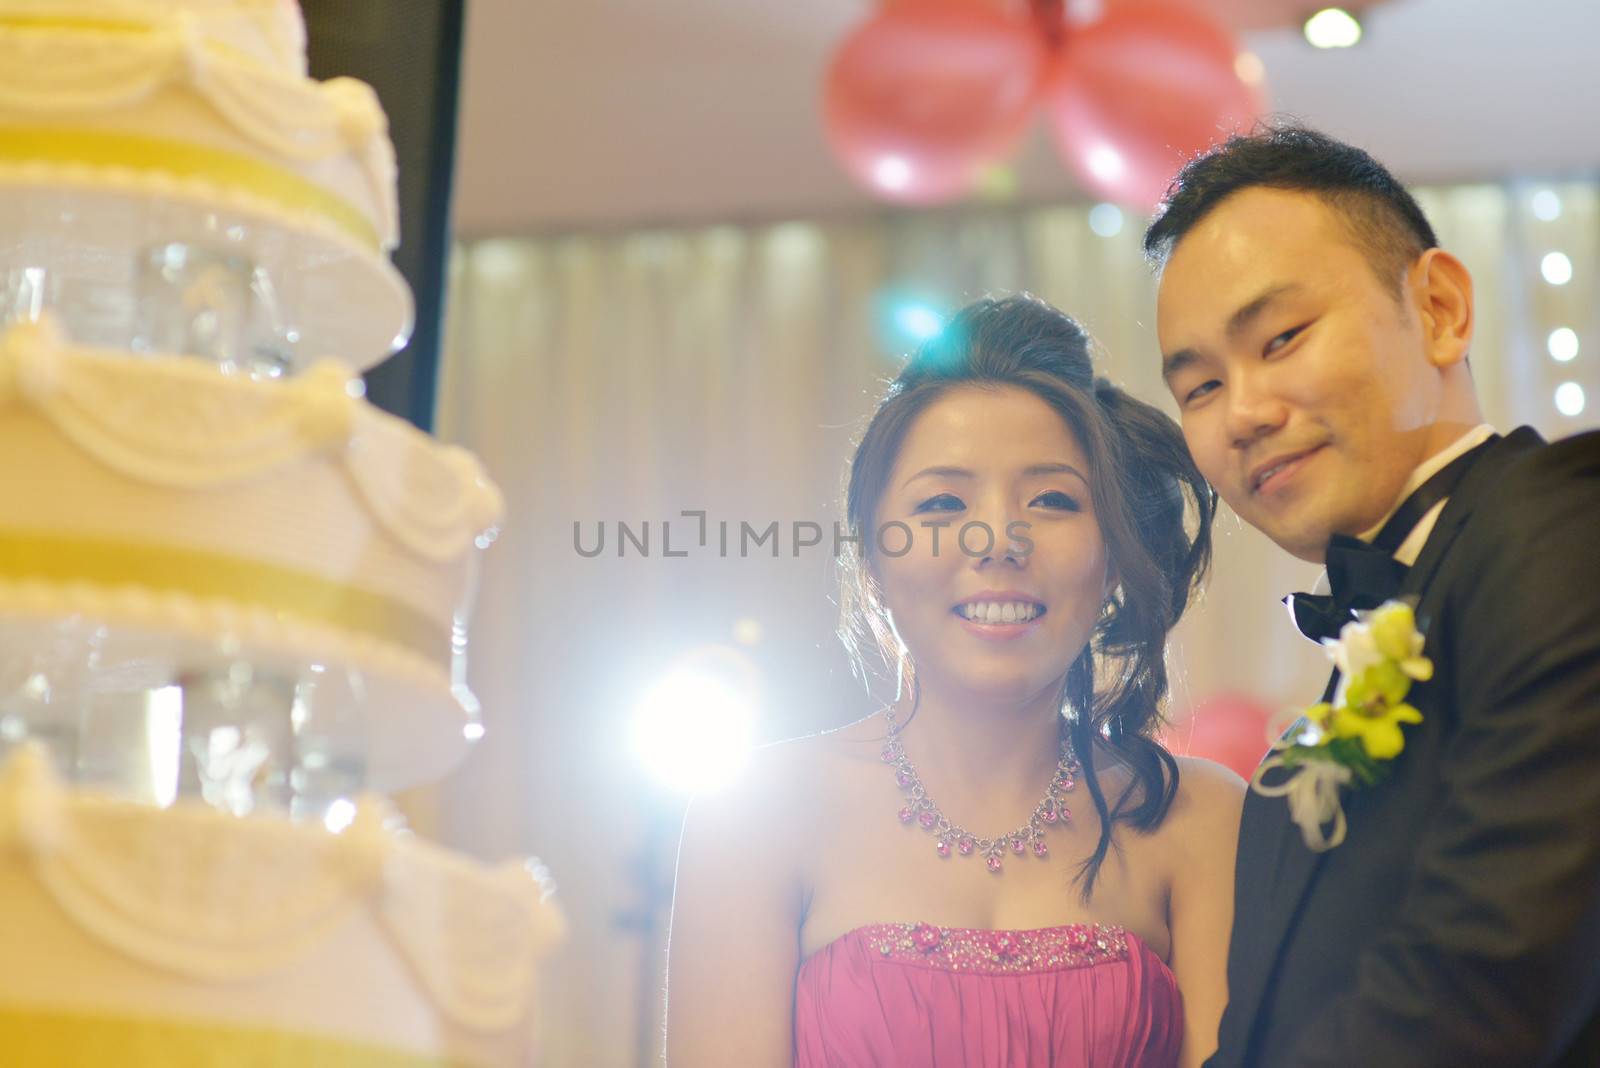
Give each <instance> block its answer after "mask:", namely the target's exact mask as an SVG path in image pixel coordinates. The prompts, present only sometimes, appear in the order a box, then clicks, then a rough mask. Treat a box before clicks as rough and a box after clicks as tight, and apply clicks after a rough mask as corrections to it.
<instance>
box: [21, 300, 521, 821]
mask: <svg viewBox="0 0 1600 1068" xmlns="http://www.w3.org/2000/svg"><path fill="white" fill-rule="evenodd" d="M359 387H360V383H359V381H358V380H354V379H351V378H350V377H349V376H348V372H347V371H345V370H344V369H343V368H341V367H339V366H337V365H334V364H327V363H325V364H321V365H318V366H316V367H314V368H312V369H311V371H309V372H308V373H307V374H305V375H303V376H300V377H297V378H293V379H289V380H284V381H265V382H261V381H253V380H250V379H247V378H242V377H233V376H228V375H222V374H219V373H218V372H217V371H216V369H215V368H214V367H212V366H210V365H208V364H206V363H204V362H203V361H200V360H195V359H189V358H183V357H165V358H148V359H135V358H131V357H129V356H128V355H127V354H125V353H121V352H107V351H100V350H92V349H85V348H81V347H72V346H69V345H67V344H65V343H64V342H63V341H62V340H61V338H60V336H59V334H58V333H57V332H56V331H55V330H54V329H53V328H52V327H51V326H50V324H49V323H48V322H46V323H43V324H39V325H29V326H22V327H17V328H14V329H13V330H12V331H10V332H9V333H8V334H7V335H5V336H4V338H0V614H3V615H6V616H9V617H12V618H19V617H20V618H22V619H37V620H40V621H41V622H42V621H47V620H50V619H57V618H62V617H66V616H74V615H78V616H85V617H88V618H91V619H96V620H100V621H102V622H104V623H106V624H109V625H110V626H111V628H112V633H111V635H110V639H109V642H108V645H107V648H106V650H105V653H104V656H103V658H102V660H101V661H100V669H101V670H110V669H111V668H113V667H116V668H121V669H123V671H122V673H123V674H125V675H126V674H129V673H131V674H135V675H137V674H139V673H140V671H141V670H142V671H143V673H144V675H145V676H146V677H147V678H148V681H149V684H150V685H153V686H160V685H165V684H166V683H167V681H170V680H171V679H172V678H173V677H175V676H176V675H177V674H181V673H185V672H189V671H197V670H205V669H208V668H211V667H214V666H217V665H219V664H220V665H224V666H225V665H226V663H227V662H229V661H230V660H236V659H240V658H244V659H249V660H252V661H256V662H258V663H281V664H284V665H286V666H289V667H294V666H304V665H308V664H321V665H328V666H332V667H343V668H353V669H356V670H358V671H359V672H360V674H361V675H362V677H363V678H364V680H365V686H366V691H367V698H368V699H367V708H368V710H369V711H368V714H369V717H370V718H371V729H370V731H369V734H370V739H371V741H370V745H371V749H370V752H369V761H370V764H369V774H370V776H371V779H370V781H371V784H372V785H373V786H374V788H377V789H383V790H389V789H395V788H398V787H400V786H405V785H410V784H414V783H417V782H422V781H427V780H428V779H431V778H436V777H438V776H440V775H442V774H444V773H445V772H446V771H447V770H449V768H450V767H451V766H453V765H454V763H455V762H456V761H457V760H458V759H459V758H460V757H461V756H462V755H463V754H464V752H465V749H466V744H467V742H466V738H465V737H464V736H463V735H464V730H465V728H467V727H468V726H470V725H471V716H472V713H473V709H474V706H473V702H472V699H471V695H470V693H468V692H466V690H465V687H464V686H462V685H461V680H462V678H463V664H462V662H461V660H460V658H461V657H462V655H463V652H464V631H463V629H462V624H463V623H464V621H465V619H466V615H467V612H468V609H469V605H470V597H471V593H472V589H473V585H474V581H475V569H476V565H477V556H478V550H479V549H480V548H481V547H482V546H484V545H486V544H487V543H488V540H489V538H490V537H492V534H493V524H494V523H495V522H496V521H497V520H498V518H499V515H500V510H501V501H500V496H499V492H498V491H497V490H496V489H495V487H494V486H493V485H492V484H491V483H490V482H489V481H488V479H487V477H486V476H485V475H484V473H483V471H482V468H481V467H480V466H479V464H478V462H477V461H476V460H475V459H474V458H473V457H472V456H471V454H470V453H467V452H466V451H464V450H462V449H459V448H455V447H452V446H444V445H441V444H439V443H437V442H435V441H434V440H433V439H431V438H429V437H428V436H426V435H424V434H422V433H420V432H418V431H417V430H415V429H414V428H412V427H411V426H410V425H409V424H407V423H405V422H404V421H402V420H399V419H396V418H394V417H393V416H390V415H387V414H385V413H383V412H380V411H379V410H377V409H376V408H374V407H373V406H372V405H370V404H368V403H367V402H366V401H364V400H362V399H360V397H359V392H360V389H359ZM163 680H166V681H163Z"/></svg>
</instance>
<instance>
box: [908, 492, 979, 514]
mask: <svg viewBox="0 0 1600 1068" xmlns="http://www.w3.org/2000/svg"><path fill="white" fill-rule="evenodd" d="M965 507H966V505H965V504H963V503H961V498H960V497H957V496H956V495H955V494H953V493H941V494H939V495H938V496H936V497H929V498H928V499H927V500H925V501H923V502H922V503H921V504H919V505H917V506H916V507H915V508H913V509H912V510H911V514H912V515H919V514H921V513H923V512H959V511H960V510H961V509H963V508H965Z"/></svg>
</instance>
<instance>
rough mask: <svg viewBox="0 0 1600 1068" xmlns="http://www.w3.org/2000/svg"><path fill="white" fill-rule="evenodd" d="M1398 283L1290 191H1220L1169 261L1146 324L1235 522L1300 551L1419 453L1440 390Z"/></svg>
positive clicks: (1324, 539)
mask: <svg viewBox="0 0 1600 1068" xmlns="http://www.w3.org/2000/svg"><path fill="white" fill-rule="evenodd" d="M1410 292H1411V289H1410V284H1409V281H1403V282H1402V291H1401V294H1400V296H1399V297H1398V298H1397V297H1396V296H1395V294H1394V292H1393V290H1392V288H1391V287H1390V286H1389V285H1386V284H1385V283H1384V281H1383V280H1380V279H1379V277H1378V275H1377V273H1376V271H1375V270H1374V269H1373V267H1372V265H1371V264H1370V262H1369V260H1368V257H1367V256H1366V254H1365V253H1364V252H1363V250H1362V249H1361V248H1359V247H1358V246H1357V245H1356V244H1355V242H1354V240H1353V238H1352V236H1351V234H1350V231H1349V230H1348V229H1347V228H1346V225H1345V223H1344V220H1343V219H1342V218H1341V217H1340V216H1338V215H1337V214H1336V213H1335V211H1334V209H1332V208H1330V207H1329V206H1328V205H1327V204H1326V203H1325V202H1324V201H1322V200H1321V199H1320V198H1318V197H1317V196H1315V195H1313V194H1309V193H1301V192H1291V191H1284V190H1276V189H1262V188H1253V189H1246V190H1243V191H1241V192H1238V193H1235V194H1233V195H1232V196H1230V197H1228V198H1227V199H1225V200H1223V201H1222V202H1221V203H1220V204H1218V205H1217V207H1216V208H1214V209H1213V210H1212V211H1211V212H1210V214H1208V215H1206V216H1205V217H1203V218H1202V219H1201V220H1200V222H1199V223H1198V224H1197V225H1196V226H1195V227H1194V228H1193V229H1192V230H1190V231H1189V232H1188V233H1187V234H1185V235H1184V237H1183V239H1182V240H1181V241H1179V242H1178V244H1177V247H1176V248H1175V249H1174V250H1173V252H1172V255H1171V257H1170V258H1169V260H1168V262H1167V266H1166V270H1165V272H1164V273H1163V275H1162V280H1161V289H1160V293H1159V296H1158V299H1157V329H1158V332H1159V334H1160V339H1161V351H1162V357H1163V373H1164V376H1165V378H1166V382H1167V386H1168V388H1169V389H1170V390H1171V391H1172V395H1173V397H1174V399H1176V401H1177V403H1178V408H1179V412H1180V419H1181V422H1182V424H1183V434H1184V438H1185V439H1186V440H1187V441H1188V443H1189V450H1190V452H1191V453H1192V454H1193V456H1194V460H1195V463H1196V465H1197V466H1198V467H1199V468H1200V470H1201V472H1202V473H1203V474H1204V475H1205V476H1206V478H1207V479H1208V480H1209V481H1210V482H1211V484H1212V485H1213V486H1215V487H1216V489H1217V492H1218V493H1220V494H1221V495H1222V498H1223V500H1225V501H1226V502H1227V503H1228V504H1229V506H1231V507H1232V508H1233V510H1234V511H1235V512H1237V513H1238V514H1239V516H1240V518H1242V519H1244V520H1245V522H1247V523H1249V524H1250V525H1251V526H1254V527H1256V528H1257V529H1259V530H1261V531H1262V532H1263V533H1265V534H1266V535H1267V536H1268V537H1270V538H1272V540H1273V541H1275V542H1277V543H1278V544H1279V545H1280V546H1282V547H1283V548H1284V549H1286V550H1288V551H1289V552H1291V553H1293V554H1294V555H1296V556H1299V557H1301V558H1302V559H1305V560H1312V561H1320V560H1321V559H1322V556H1323V550H1324V548H1325V547H1326V545H1327V543H1328V538H1329V536H1330V535H1332V534H1335V533H1341V534H1349V535H1359V534H1361V533H1363V532H1365V531H1367V530H1369V529H1370V528H1371V527H1373V526H1375V525H1377V524H1378V523H1379V522H1380V521H1382V519H1383V518H1384V516H1385V515H1386V514H1387V513H1388V512H1389V510H1390V509H1391V508H1392V507H1393V506H1394V504H1395V502H1396V500H1397V499H1398V498H1399V495H1400V492H1401V490H1402V489H1403V488H1404V484H1405V481H1406V479H1407V478H1408V476H1409V475H1410V473H1411V471H1412V470H1413V469H1414V468H1415V467H1416V466H1417V465H1418V464H1419V463H1421V462H1422V460H1423V459H1425V458H1426V456H1427V449H1428V444H1427V439H1428V437H1429V428H1430V426H1431V424H1432V423H1433V421H1434V420H1435V419H1436V418H1437V412H1438V404H1439V384H1438V375H1437V373H1436V372H1434V371H1433V369H1432V366H1431V365H1430V363H1429V362H1428V359H1427V356H1426V351H1425V346H1424V343H1423V331H1422V327H1421V325H1420V321H1419V317H1418V316H1417V315H1416V314H1415V312H1414V311H1413V309H1412V308H1411V307H1410V302H1411V300H1412V298H1411V296H1410Z"/></svg>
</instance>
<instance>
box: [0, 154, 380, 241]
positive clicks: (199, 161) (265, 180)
mask: <svg viewBox="0 0 1600 1068" xmlns="http://www.w3.org/2000/svg"><path fill="white" fill-rule="evenodd" d="M0 161H14V162H37V163H57V164H77V165H80V166H87V167H120V168H126V169H128V170H131V171H135V172H137V173H139V174H146V175H166V176H169V177H173V178H179V179H184V178H194V179H203V180H205V181H207V182H211V183H213V184H215V185H217V186H219V187H221V188H224V189H233V190H241V191H243V192H246V193H249V194H251V195H252V196H255V197H258V198H260V199H262V200H265V201H269V202H271V203H272V204H274V205H276V206H278V207H280V208H287V209H290V210H292V211H301V212H309V213H311V214H314V215H318V216H321V217H322V218H324V219H326V220H328V221H329V222H331V223H332V224H333V225H334V226H336V227H338V228H339V229H340V230H343V231H344V232H345V233H347V234H349V235H350V236H351V237H353V238H355V239H356V240H357V241H358V242H360V243H361V244H362V245H364V246H366V247H368V248H371V249H373V250H374V251H376V250H377V249H378V248H379V239H378V232H377V230H376V229H374V228H373V225H372V223H371V222H370V221H369V220H368V219H367V217H366V216H365V215H364V214H362V213H361V211H360V210H359V209H357V208H356V207H355V206H354V205H352V204H350V203H349V202H348V201H346V200H344V199H343V198H342V197H339V196H337V195H335V194H333V193H331V192H329V191H328V190H327V189H324V188H323V187H322V186H320V185H317V184H316V183H315V182H312V181H308V180H307V179H305V178H302V177H300V176H299V175H298V174H295V173H293V172H291V171H286V170H284V169H283V168H281V167H276V166H273V165H272V164H270V163H267V162H265V161H263V160H259V159H254V158H252V157H250V156H243V155H240V154H238V153H236V152H228V151H225V150H223V149H218V148H209V147H207V146H205V145H197V144H194V143H192V142H188V141H178V140H174V139H172V138H165V137H149V136H146V135H143V134H126V133H118V132H116V131H114V130H88V129H79V128H67V127H36V126H20V127H19V126H10V127H0Z"/></svg>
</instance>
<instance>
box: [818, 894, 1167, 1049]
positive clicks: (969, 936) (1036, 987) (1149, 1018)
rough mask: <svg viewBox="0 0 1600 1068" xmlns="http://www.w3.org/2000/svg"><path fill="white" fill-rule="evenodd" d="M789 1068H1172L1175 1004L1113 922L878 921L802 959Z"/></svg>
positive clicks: (1162, 971) (1144, 949)
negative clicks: (985, 924)
mask: <svg viewBox="0 0 1600 1068" xmlns="http://www.w3.org/2000/svg"><path fill="white" fill-rule="evenodd" d="M794 1037H795V1065H796V1068H890V1066H898V1065H906V1066H915V1068H1044V1066H1046V1065H1049V1066H1053V1068H1170V1066H1172V1065H1175V1064H1177V1062H1178V1047H1179V1046H1180V1045H1181V1044H1182V1041H1183V999H1182V997H1181V996H1180V995H1179V993H1178V984H1177V981H1176V980H1175V979H1174V978H1173V976H1172V972H1171V971H1170V970H1168V968H1167V966H1166V964H1165V963H1164V962H1163V961H1162V960H1161V958H1160V957H1159V956H1157V955H1156V953H1155V952H1154V951H1153V950H1152V949H1150V947H1149V946H1147V945H1145V944H1144V942H1143V941H1141V940H1140V939H1139V936H1138V935H1135V934H1134V933H1133V932H1131V931H1127V930H1125V929H1123V928H1121V927H1111V926H1101V925H1093V926H1088V925H1083V924H1073V925H1070V926H1066V927H1045V928H1040V929H1038V930H1032V931H982V930H972V929H968V928H958V927H931V926H929V925H927V924H911V923H887V924H874V925H872V926H870V927H858V928H857V929H855V930H853V931H851V932H849V933H848V934H845V935H843V936H842V937H840V938H838V939H836V940H835V941H833V942H830V943H829V944H828V945H826V946H824V947H823V948H822V949H820V950H818V951H817V952H816V953H814V954H813V955H812V956H811V957H809V958H807V959H806V961H805V962H804V963H803V964H802V965H801V966H800V974H799V977H798V978H797V980H796V987H795V1015H794Z"/></svg>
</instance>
